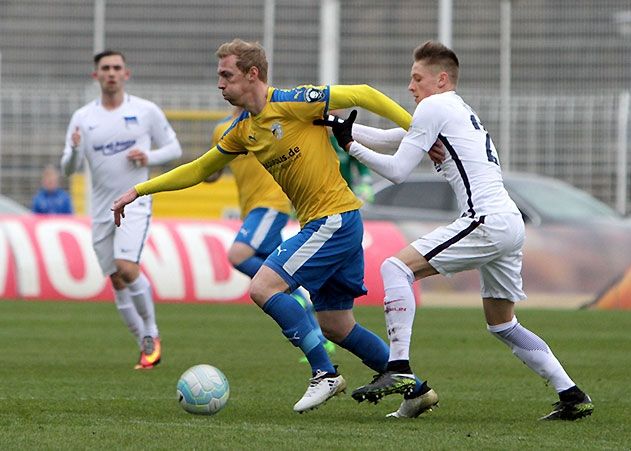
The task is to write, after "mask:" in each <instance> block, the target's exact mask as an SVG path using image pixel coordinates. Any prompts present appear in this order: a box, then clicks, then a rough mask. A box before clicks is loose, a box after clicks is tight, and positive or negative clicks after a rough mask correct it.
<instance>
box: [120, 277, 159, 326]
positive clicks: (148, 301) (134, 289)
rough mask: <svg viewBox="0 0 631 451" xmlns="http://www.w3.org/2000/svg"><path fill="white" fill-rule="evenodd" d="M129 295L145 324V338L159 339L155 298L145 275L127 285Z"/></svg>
mask: <svg viewBox="0 0 631 451" xmlns="http://www.w3.org/2000/svg"><path fill="white" fill-rule="evenodd" d="M127 288H129V294H130V295H131V299H132V301H133V302H134V305H135V306H136V311H137V312H138V314H139V315H140V317H141V318H142V321H143V324H144V328H143V329H144V332H143V336H145V337H146V336H147V335H148V336H150V337H157V336H158V335H159V333H158V325H157V324H156V313H155V308H154V306H153V296H152V295H151V285H150V284H149V280H148V279H147V278H146V277H145V275H144V274H143V273H140V276H138V278H137V279H136V280H134V281H133V282H131V283H128V284H127Z"/></svg>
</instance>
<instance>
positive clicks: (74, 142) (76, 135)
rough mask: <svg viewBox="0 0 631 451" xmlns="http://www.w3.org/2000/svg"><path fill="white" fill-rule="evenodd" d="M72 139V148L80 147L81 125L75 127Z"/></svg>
mask: <svg viewBox="0 0 631 451" xmlns="http://www.w3.org/2000/svg"><path fill="white" fill-rule="evenodd" d="M70 139H71V140H72V149H73V150H74V149H76V148H78V147H79V145H80V144H81V130H79V127H75V129H74V132H72V135H71V136H70Z"/></svg>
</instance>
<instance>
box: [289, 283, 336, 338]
mask: <svg viewBox="0 0 631 451" xmlns="http://www.w3.org/2000/svg"><path fill="white" fill-rule="evenodd" d="M305 295H306V293H304V288H302V287H298V288H296V289H295V290H294V292H293V293H291V296H292V297H293V298H294V299H296V300H297V301H298V302H299V303H300V305H302V308H304V309H305V312H307V318H308V319H309V323H310V324H311V327H313V328H314V329H315V331H316V332H317V333H318V336H319V337H320V342H322V344H324V343H326V342H327V341H329V340H327V339H326V338H325V337H324V335H323V334H322V329H320V323H319V322H318V320H317V319H316V316H315V310H314V309H313V304H312V303H311V302H309V300H308V299H307V298H306V297H305Z"/></svg>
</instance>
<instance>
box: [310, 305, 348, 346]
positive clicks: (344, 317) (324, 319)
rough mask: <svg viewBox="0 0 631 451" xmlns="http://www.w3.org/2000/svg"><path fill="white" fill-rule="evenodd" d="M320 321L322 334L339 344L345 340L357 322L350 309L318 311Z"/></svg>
mask: <svg viewBox="0 0 631 451" xmlns="http://www.w3.org/2000/svg"><path fill="white" fill-rule="evenodd" d="M318 323H319V324H320V329H322V335H324V337H325V338H327V339H328V340H331V341H332V342H333V343H338V344H339V343H341V342H342V341H344V339H345V338H346V337H347V336H348V334H349V333H350V332H351V330H353V327H354V326H355V324H356V323H355V318H354V317H353V314H352V312H351V311H350V310H331V311H324V312H318Z"/></svg>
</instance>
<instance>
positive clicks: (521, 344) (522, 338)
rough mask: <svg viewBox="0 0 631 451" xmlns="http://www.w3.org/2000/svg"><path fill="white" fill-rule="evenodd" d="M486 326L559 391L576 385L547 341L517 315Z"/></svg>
mask: <svg viewBox="0 0 631 451" xmlns="http://www.w3.org/2000/svg"><path fill="white" fill-rule="evenodd" d="M486 327H487V329H488V330H489V332H491V334H493V335H495V336H496V337H497V338H499V339H500V340H501V341H503V342H504V343H506V344H507V345H508V346H509V347H510V348H511V350H512V351H513V354H515V356H516V357H517V358H519V359H520V360H521V361H522V362H524V363H525V364H526V365H527V366H528V368H530V369H531V370H533V371H534V372H535V373H537V374H538V375H540V376H541V377H543V378H544V379H546V380H547V381H549V382H550V383H551V384H552V385H553V386H554V388H555V389H556V391H557V393H560V392H562V391H563V390H567V389H568V388H570V387H573V386H574V385H576V384H575V383H574V382H573V381H572V379H570V377H569V376H568V375H567V373H566V372H565V370H564V369H563V367H562V366H561V363H559V361H558V360H557V358H556V357H555V356H554V354H552V351H551V350H550V347H549V346H548V345H547V344H546V342H545V341H543V340H542V339H541V338H539V337H538V336H537V335H535V334H534V333H532V332H531V331H529V330H528V329H526V328H525V327H523V326H522V325H521V324H519V323H518V322H517V318H516V317H514V316H513V319H512V320H511V321H510V322H508V323H503V324H498V325H495V326H490V325H488V324H487V326H486Z"/></svg>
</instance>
